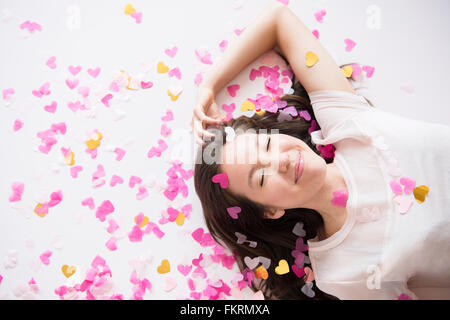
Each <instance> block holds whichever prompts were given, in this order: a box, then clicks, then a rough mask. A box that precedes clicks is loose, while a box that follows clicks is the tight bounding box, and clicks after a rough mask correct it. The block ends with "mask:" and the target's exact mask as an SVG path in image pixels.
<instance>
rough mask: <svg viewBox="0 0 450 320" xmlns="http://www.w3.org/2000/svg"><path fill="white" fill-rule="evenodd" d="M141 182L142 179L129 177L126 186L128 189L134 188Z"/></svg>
mask: <svg viewBox="0 0 450 320" xmlns="http://www.w3.org/2000/svg"><path fill="white" fill-rule="evenodd" d="M141 182H142V179H141V178H139V177H137V176H131V177H130V181H129V182H128V186H129V187H130V188H134V186H135V185H136V184H140V183H141Z"/></svg>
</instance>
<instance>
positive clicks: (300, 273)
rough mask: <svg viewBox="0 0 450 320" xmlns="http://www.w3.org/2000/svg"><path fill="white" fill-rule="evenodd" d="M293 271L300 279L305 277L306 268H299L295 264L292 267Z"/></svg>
mask: <svg viewBox="0 0 450 320" xmlns="http://www.w3.org/2000/svg"><path fill="white" fill-rule="evenodd" d="M291 269H292V271H293V272H294V273H295V275H296V276H297V277H298V278H300V279H301V278H302V277H303V276H304V275H305V268H304V267H301V268H299V267H297V266H296V265H295V264H294V265H292V266H291Z"/></svg>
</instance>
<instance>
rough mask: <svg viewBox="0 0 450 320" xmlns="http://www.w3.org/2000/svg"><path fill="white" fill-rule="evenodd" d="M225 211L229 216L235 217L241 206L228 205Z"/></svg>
mask: <svg viewBox="0 0 450 320" xmlns="http://www.w3.org/2000/svg"><path fill="white" fill-rule="evenodd" d="M227 211H228V214H229V215H230V217H231V218H233V219H237V218H238V213H239V212H241V208H240V207H229V208H227Z"/></svg>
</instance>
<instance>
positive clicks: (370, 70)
mask: <svg viewBox="0 0 450 320" xmlns="http://www.w3.org/2000/svg"><path fill="white" fill-rule="evenodd" d="M362 70H363V71H365V72H366V77H367V78H370V77H372V75H373V72H374V71H375V68H374V67H371V66H363V67H362Z"/></svg>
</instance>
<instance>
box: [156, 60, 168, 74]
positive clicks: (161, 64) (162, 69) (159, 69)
mask: <svg viewBox="0 0 450 320" xmlns="http://www.w3.org/2000/svg"><path fill="white" fill-rule="evenodd" d="M156 72H158V73H167V72H169V67H168V66H166V65H165V64H164V62H162V61H160V62H158V64H157V65H156Z"/></svg>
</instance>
